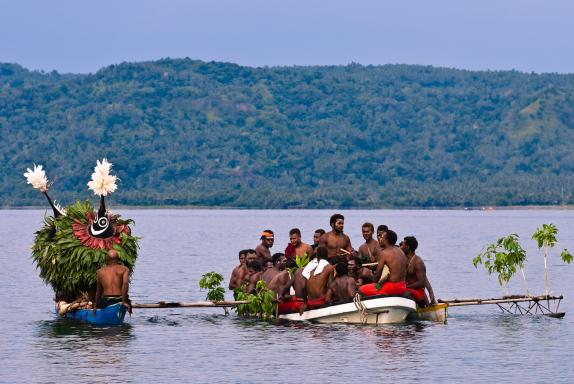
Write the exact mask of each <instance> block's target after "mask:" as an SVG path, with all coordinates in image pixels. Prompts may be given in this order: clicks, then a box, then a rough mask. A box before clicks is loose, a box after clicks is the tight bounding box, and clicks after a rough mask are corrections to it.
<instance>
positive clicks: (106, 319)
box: [66, 303, 127, 325]
mask: <svg viewBox="0 0 574 384" xmlns="http://www.w3.org/2000/svg"><path fill="white" fill-rule="evenodd" d="M126 310H127V309H126V307H125V306H124V305H123V304H121V303H117V304H113V305H110V306H108V307H106V308H103V309H98V310H97V311H96V315H95V316H94V312H93V310H91V309H77V310H75V311H70V312H68V313H66V319H74V320H78V321H82V322H84V323H89V324H97V325H120V324H123V322H124V318H125V317H126Z"/></svg>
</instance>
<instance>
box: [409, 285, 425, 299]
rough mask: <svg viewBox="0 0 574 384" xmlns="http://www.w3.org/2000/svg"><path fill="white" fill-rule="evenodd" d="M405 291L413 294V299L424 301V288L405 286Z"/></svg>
mask: <svg viewBox="0 0 574 384" xmlns="http://www.w3.org/2000/svg"><path fill="white" fill-rule="evenodd" d="M407 291H409V292H410V293H411V295H413V297H414V299H415V301H420V302H424V301H425V298H426V295H425V289H424V288H407Z"/></svg>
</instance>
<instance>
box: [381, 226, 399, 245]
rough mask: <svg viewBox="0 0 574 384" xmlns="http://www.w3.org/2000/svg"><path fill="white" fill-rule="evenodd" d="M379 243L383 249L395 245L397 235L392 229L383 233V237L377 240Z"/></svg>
mask: <svg viewBox="0 0 574 384" xmlns="http://www.w3.org/2000/svg"><path fill="white" fill-rule="evenodd" d="M379 243H380V244H381V245H382V246H384V247H388V246H393V245H395V244H396V243H397V233H396V232H395V231H393V230H392V229H389V230H387V231H385V232H383V235H382V236H381V238H380V239H379Z"/></svg>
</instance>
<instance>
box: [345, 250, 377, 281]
mask: <svg viewBox="0 0 574 384" xmlns="http://www.w3.org/2000/svg"><path fill="white" fill-rule="evenodd" d="M347 266H348V268H349V276H351V277H352V278H353V279H355V280H357V279H359V278H360V279H361V281H362V282H363V284H368V283H372V282H373V271H371V270H370V269H369V268H365V267H363V263H362V262H361V258H360V257H358V256H355V257H352V258H351V259H349V261H348V263H347ZM361 285H362V284H361Z"/></svg>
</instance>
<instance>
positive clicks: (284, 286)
mask: <svg viewBox="0 0 574 384" xmlns="http://www.w3.org/2000/svg"><path fill="white" fill-rule="evenodd" d="M292 269H297V263H296V262H295V259H287V261H286V262H285V268H283V270H282V271H281V272H280V273H278V274H277V275H275V277H273V279H272V280H271V281H270V282H269V284H268V286H269V289H270V290H272V291H273V292H275V294H276V297H278V298H279V299H280V300H281V299H283V298H290V297H291V296H293V295H295V290H294V289H293V276H292V273H291V270H292Z"/></svg>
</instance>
